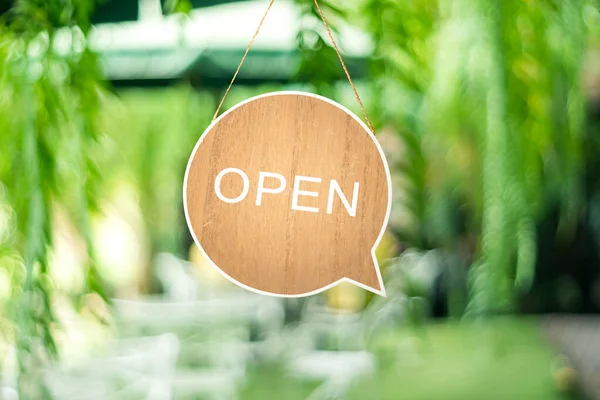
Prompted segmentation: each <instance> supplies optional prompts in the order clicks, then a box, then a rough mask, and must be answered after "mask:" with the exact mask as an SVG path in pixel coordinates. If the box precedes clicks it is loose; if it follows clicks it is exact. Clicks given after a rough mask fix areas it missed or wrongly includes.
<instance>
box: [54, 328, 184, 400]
mask: <svg viewBox="0 0 600 400" xmlns="http://www.w3.org/2000/svg"><path fill="white" fill-rule="evenodd" d="M178 352H179V342H178V339H177V337H176V336H175V335H171V334H165V335H161V336H158V337H146V338H139V339H127V340H118V341H115V342H114V343H113V344H112V345H111V346H110V347H109V349H108V351H107V352H106V354H105V355H103V356H101V357H95V358H90V359H87V360H85V361H83V362H79V363H78V364H77V365H75V366H72V367H70V368H62V367H60V366H59V367H57V368H54V369H51V370H49V371H47V373H46V376H45V380H46V384H47V386H48V388H49V390H50V392H51V394H52V395H53V396H54V397H55V398H57V399H60V400H71V399H72V400H87V399H89V400H112V399H117V400H118V399H129V398H139V399H143V400H169V399H171V398H172V391H173V388H172V386H173V379H174V375H175V367H176V361H177V354H178Z"/></svg>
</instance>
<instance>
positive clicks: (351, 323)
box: [285, 297, 375, 400]
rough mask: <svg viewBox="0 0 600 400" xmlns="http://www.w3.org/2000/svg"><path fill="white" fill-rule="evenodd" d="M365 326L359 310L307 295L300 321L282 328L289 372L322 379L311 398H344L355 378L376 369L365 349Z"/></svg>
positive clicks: (301, 376) (295, 376)
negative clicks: (331, 305)
mask: <svg viewBox="0 0 600 400" xmlns="http://www.w3.org/2000/svg"><path fill="white" fill-rule="evenodd" d="M364 330H365V326H364V323H363V319H362V316H361V314H360V313H354V312H343V311H339V310H334V309H331V308H329V307H327V306H326V305H325V304H324V303H323V301H322V298H319V297H315V298H312V299H310V300H309V301H307V303H306V304H305V308H304V311H303V313H302V319H301V321H300V322H299V323H298V324H297V325H295V326H291V327H289V328H288V329H287V330H286V332H285V340H286V341H287V342H288V343H289V345H288V351H287V354H286V355H285V368H286V370H287V372H288V374H289V375H291V376H292V377H294V378H295V379H298V380H303V381H315V380H318V381H322V384H321V385H320V386H319V387H318V388H317V389H316V390H315V391H314V392H313V393H312V394H311V396H310V399H311V400H318V399H332V398H333V399H338V398H343V397H344V396H345V393H347V390H348V389H349V387H350V385H351V384H352V382H354V381H355V379H356V378H358V377H360V376H369V375H371V374H373V372H374V370H375V359H374V356H373V355H372V354H371V353H369V352H368V351H366V350H365V348H366V343H365V341H364Z"/></svg>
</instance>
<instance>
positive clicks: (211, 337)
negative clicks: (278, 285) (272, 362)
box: [113, 257, 284, 400]
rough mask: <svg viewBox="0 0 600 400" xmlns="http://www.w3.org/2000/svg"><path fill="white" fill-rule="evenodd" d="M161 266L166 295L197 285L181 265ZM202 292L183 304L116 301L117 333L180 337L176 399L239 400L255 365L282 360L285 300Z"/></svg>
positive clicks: (155, 300) (192, 293)
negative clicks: (280, 358)
mask: <svg viewBox="0 0 600 400" xmlns="http://www.w3.org/2000/svg"><path fill="white" fill-rule="evenodd" d="M161 262H162V264H163V270H162V272H161V273H160V276H161V280H162V281H163V285H164V287H165V288H167V292H169V291H177V290H179V289H177V288H182V290H184V288H185V287H186V285H187V283H190V282H191V284H192V286H189V287H193V285H195V280H194V277H193V276H192V275H187V272H186V271H183V273H182V270H181V269H179V270H178V268H179V267H181V265H182V264H181V261H180V260H177V259H176V258H172V257H163V258H162V261H161ZM169 265H170V267H169ZM177 265H179V267H178V266H177ZM169 270H170V271H169ZM186 282H187V283H186ZM197 287H199V288H201V289H200V290H198V291H194V290H189V291H188V292H187V295H185V296H182V297H179V299H180V300H175V298H177V296H173V293H171V295H168V297H146V298H141V299H138V300H135V301H132V300H120V299H114V300H113V305H114V308H115V317H116V325H117V329H118V331H119V332H120V333H121V334H123V335H125V336H128V337H135V336H139V335H143V334H145V335H149V334H157V333H160V332H171V333H173V334H175V335H177V337H178V338H179V341H180V346H181V352H180V356H179V359H178V363H177V365H178V368H177V371H176V373H175V376H174V387H175V396H176V398H177V399H196V398H198V396H200V397H201V398H203V399H204V398H207V399H213V400H230V399H234V398H235V397H236V395H237V392H238V390H239V389H240V388H241V386H242V385H243V384H244V382H245V378H246V369H247V365H248V364H249V363H250V362H251V361H252V360H256V359H272V358H275V357H277V355H278V349H280V348H281V346H282V344H281V342H280V341H279V340H278V339H279V333H280V331H281V329H282V325H283V319H284V312H283V304H282V302H281V301H280V299H275V298H271V297H265V296H259V295H256V294H253V293H248V292H246V291H243V290H237V288H231V289H228V290H223V291H220V290H209V289H206V290H202V289H204V288H202V286H201V285H200V286H197ZM188 295H189V296H188ZM183 299H185V300H183Z"/></svg>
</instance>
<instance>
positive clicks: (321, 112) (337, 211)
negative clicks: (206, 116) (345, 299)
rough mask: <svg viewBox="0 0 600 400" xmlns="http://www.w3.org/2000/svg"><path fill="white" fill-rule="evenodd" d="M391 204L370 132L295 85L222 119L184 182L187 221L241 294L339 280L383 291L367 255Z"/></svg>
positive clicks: (302, 291) (299, 292) (317, 286)
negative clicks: (239, 289) (248, 291)
mask: <svg viewBox="0 0 600 400" xmlns="http://www.w3.org/2000/svg"><path fill="white" fill-rule="evenodd" d="M390 205H391V183H390V174H389V169H388V166H387V163H386V160H385V156H384V154H383V152H382V150H381V148H380V146H379V144H378V143H377V141H376V140H375V138H374V136H373V134H372V133H371V131H370V130H369V129H368V128H367V127H366V126H365V125H364V124H363V122H362V121H361V120H360V119H358V118H357V117H356V116H355V115H353V114H352V113H351V112H350V111H348V110H347V109H345V108H343V107H342V106H340V105H339V104H337V103H335V102H333V101H331V100H329V99H326V98H324V97H320V96H316V95H313V94H309V93H302V92H276V93H270V94H266V95H263V96H259V97H255V98H252V99H249V100H247V101H245V102H243V103H240V104H238V105H237V106H235V107H233V108H232V109H230V110H229V111H228V112H226V113H225V114H223V115H222V116H221V117H219V118H218V119H217V120H216V121H215V122H214V123H213V124H212V125H211V126H210V127H209V128H208V129H207V130H206V131H205V132H204V134H203V135H202V137H201V138H200V140H199V141H198V143H197V144H196V147H195V148H194V151H193V153H192V156H191V157H190V161H189V163H188V167H187V171H186V175H185V181H184V207H185V212H186V218H187V222H188V226H189V228H190V231H191V233H192V235H193V237H194V240H195V241H196V244H197V245H198V246H199V247H200V248H201V250H202V251H203V252H204V253H205V254H206V256H207V257H208V258H209V259H210V260H211V261H212V263H213V264H214V265H215V267H217V268H218V269H219V270H220V271H221V272H222V273H223V274H225V276H227V277H228V278H229V279H230V280H232V281H233V282H235V283H236V284H238V285H240V286H242V287H245V288H246V289H249V290H253V291H255V292H259V293H265V294H271V295H280V296H287V297H295V296H305V295H310V294H314V293H317V292H320V291H322V290H325V289H327V288H329V287H331V286H333V285H335V284H337V283H339V282H340V281H350V282H352V283H354V284H356V285H358V286H360V287H363V288H365V289H367V290H370V291H372V292H375V293H377V294H380V295H385V291H384V288H383V284H382V280H381V275H380V272H379V267H378V265H377V261H376V259H375V256H374V250H375V247H376V246H377V244H378V242H379V240H380V238H381V236H382V234H383V231H384V229H385V226H386V225H387V220H388V217H389V211H390Z"/></svg>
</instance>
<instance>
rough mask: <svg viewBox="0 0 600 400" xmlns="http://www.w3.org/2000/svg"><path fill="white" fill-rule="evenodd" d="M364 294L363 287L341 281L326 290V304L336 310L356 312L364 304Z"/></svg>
mask: <svg viewBox="0 0 600 400" xmlns="http://www.w3.org/2000/svg"><path fill="white" fill-rule="evenodd" d="M365 294H366V291H365V290H364V289H361V288H359V287H358V286H356V285H353V284H351V283H347V282H342V283H340V284H339V285H336V286H334V287H333V288H331V289H329V290H328V291H327V292H326V295H327V305H328V306H329V307H331V308H335V309H337V310H343V311H349V312H358V311H360V310H362V309H363V307H364V306H365V300H366V296H365Z"/></svg>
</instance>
